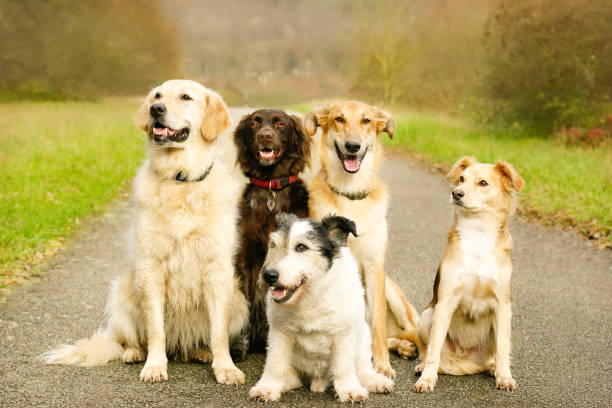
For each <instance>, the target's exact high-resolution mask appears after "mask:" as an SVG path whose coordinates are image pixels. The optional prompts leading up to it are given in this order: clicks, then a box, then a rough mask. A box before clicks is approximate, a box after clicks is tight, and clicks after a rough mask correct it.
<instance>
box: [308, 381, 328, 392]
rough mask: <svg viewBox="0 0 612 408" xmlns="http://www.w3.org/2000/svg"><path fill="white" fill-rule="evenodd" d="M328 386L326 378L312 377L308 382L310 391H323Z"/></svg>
mask: <svg viewBox="0 0 612 408" xmlns="http://www.w3.org/2000/svg"><path fill="white" fill-rule="evenodd" d="M328 388H329V381H328V380H327V379H326V378H313V380H312V381H311V382H310V391H312V392H325V390H327V389H328Z"/></svg>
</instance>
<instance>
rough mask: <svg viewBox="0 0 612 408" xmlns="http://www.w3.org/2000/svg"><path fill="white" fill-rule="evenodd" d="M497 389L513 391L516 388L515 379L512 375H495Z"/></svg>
mask: <svg viewBox="0 0 612 408" xmlns="http://www.w3.org/2000/svg"><path fill="white" fill-rule="evenodd" d="M495 382H496V387H497V389H498V390H506V391H514V390H516V381H514V378H512V377H497V378H496V379H495Z"/></svg>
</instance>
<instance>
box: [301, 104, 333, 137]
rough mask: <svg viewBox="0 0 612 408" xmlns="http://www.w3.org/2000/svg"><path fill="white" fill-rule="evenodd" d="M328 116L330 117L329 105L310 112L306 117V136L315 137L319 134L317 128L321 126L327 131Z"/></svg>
mask: <svg viewBox="0 0 612 408" xmlns="http://www.w3.org/2000/svg"><path fill="white" fill-rule="evenodd" d="M327 115H329V105H327V106H320V107H318V108H314V109H312V110H311V111H310V112H308V113H307V114H306V116H305V117H304V128H305V129H306V134H307V135H308V136H312V135H314V134H315V133H317V127H319V126H321V128H322V129H323V130H324V131H325V130H327Z"/></svg>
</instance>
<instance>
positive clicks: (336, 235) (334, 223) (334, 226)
mask: <svg viewBox="0 0 612 408" xmlns="http://www.w3.org/2000/svg"><path fill="white" fill-rule="evenodd" d="M321 223H322V224H323V227H324V228H325V229H326V230H327V231H328V232H329V238H330V239H331V240H332V241H334V242H336V243H337V244H338V246H346V245H347V243H346V241H347V240H348V235H349V233H350V234H353V236H355V237H356V236H357V227H356V226H355V223H354V222H353V221H351V220H349V219H348V218H345V217H341V216H339V215H327V216H325V217H324V218H323V220H322V221H321Z"/></svg>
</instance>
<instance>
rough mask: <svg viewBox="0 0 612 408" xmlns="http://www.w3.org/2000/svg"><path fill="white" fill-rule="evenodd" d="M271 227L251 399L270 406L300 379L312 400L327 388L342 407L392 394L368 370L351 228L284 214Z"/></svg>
mask: <svg viewBox="0 0 612 408" xmlns="http://www.w3.org/2000/svg"><path fill="white" fill-rule="evenodd" d="M277 220H278V228H279V229H278V231H276V232H274V233H272V234H271V236H270V244H269V250H268V255H267V257H266V261H265V264H264V268H263V270H262V281H261V283H262V285H264V286H265V287H266V288H267V289H268V290H267V307H268V308H267V313H268V321H269V322H270V332H269V346H268V354H267V357H266V365H265V368H264V372H263V375H262V377H261V379H260V380H259V381H258V382H257V384H256V385H255V386H254V387H253V388H252V389H251V391H250V396H251V398H257V399H260V400H263V401H276V400H278V399H280V396H281V393H282V392H283V391H288V390H291V389H294V388H297V387H301V386H302V379H306V380H307V381H309V382H310V389H311V390H312V391H313V392H324V391H325V390H326V389H327V388H328V387H329V385H330V384H331V383H332V382H333V386H334V389H335V391H336V393H337V394H338V399H339V400H340V401H342V402H358V401H362V400H364V399H366V398H367V397H368V391H371V392H389V391H391V389H392V387H393V381H391V380H390V379H388V378H387V377H385V376H384V375H381V374H378V373H376V372H375V371H374V369H373V367H372V361H371V359H372V350H371V340H370V332H369V328H368V325H367V323H366V321H365V302H364V296H363V287H362V286H361V280H360V277H359V266H358V265H357V262H356V261H355V259H354V258H353V256H352V255H351V253H350V251H349V249H348V248H347V246H346V245H347V243H346V239H347V236H348V234H353V235H354V234H355V233H356V232H355V224H354V223H353V222H352V221H350V220H348V219H346V218H344V217H328V218H325V219H323V221H322V222H319V221H315V220H312V219H299V218H297V217H296V216H295V215H288V214H279V215H278V216H277Z"/></svg>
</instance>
